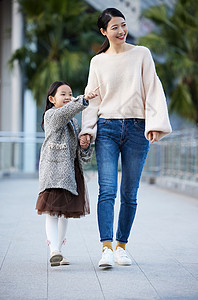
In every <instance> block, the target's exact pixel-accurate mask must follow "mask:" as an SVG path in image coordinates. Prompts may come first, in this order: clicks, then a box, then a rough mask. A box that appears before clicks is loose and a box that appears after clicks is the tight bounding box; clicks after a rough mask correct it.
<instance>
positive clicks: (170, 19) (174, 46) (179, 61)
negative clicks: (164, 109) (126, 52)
mask: <svg viewBox="0 0 198 300" xmlns="http://www.w3.org/2000/svg"><path fill="white" fill-rule="evenodd" d="M143 16H144V17H146V18H148V19H150V20H152V21H153V22H154V24H155V25H156V26H155V29H154V31H153V32H151V33H149V34H148V35H146V36H144V37H141V38H140V39H139V43H141V44H143V45H145V46H147V47H148V48H150V49H151V50H152V52H153V54H154V56H155V59H156V61H157V63H156V67H157V71H158V74H159V76H160V78H161V79H162V82H163V84H164V87H165V90H166V92H167V94H168V96H169V97H170V105H169V108H170V111H172V112H173V111H174V112H176V113H177V114H179V115H181V116H183V117H185V118H187V119H189V120H191V121H193V122H194V123H195V124H197V125H198V1H194V0H178V1H177V3H176V5H175V7H174V9H173V11H170V10H169V9H168V7H166V6H165V5H161V6H155V7H151V8H149V9H148V10H146V11H145V12H144V13H143Z"/></svg>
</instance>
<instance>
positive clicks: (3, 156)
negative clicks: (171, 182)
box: [0, 128, 198, 182]
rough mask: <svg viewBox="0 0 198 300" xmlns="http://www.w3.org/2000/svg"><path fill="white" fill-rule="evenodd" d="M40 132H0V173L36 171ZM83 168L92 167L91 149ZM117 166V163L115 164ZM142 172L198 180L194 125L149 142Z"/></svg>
mask: <svg viewBox="0 0 198 300" xmlns="http://www.w3.org/2000/svg"><path fill="white" fill-rule="evenodd" d="M43 140H44V133H39V132H37V133H28V134H27V133H24V132H17V133H13V132H0V175H1V176H5V175H10V174H19V173H22V174H34V175H36V174H38V165H39V157H40V149H41V145H42V142H43ZM85 169H86V170H87V169H96V159H95V153H94V156H93V159H92V161H91V162H90V163H89V164H88V165H86V166H85ZM119 169H120V165H119ZM143 172H144V175H147V176H151V177H152V178H155V177H156V176H169V177H174V178H179V179H184V180H188V181H189V180H190V181H195V182H196V181H198V129H197V128H193V129H188V130H182V131H175V132H173V133H172V134H171V135H170V136H168V137H166V138H164V139H162V140H161V141H160V142H158V143H154V144H152V145H151V148H150V151H149V154H148V157H147V160H146V164H145V167H144V171H143Z"/></svg>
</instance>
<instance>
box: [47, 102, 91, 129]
mask: <svg viewBox="0 0 198 300" xmlns="http://www.w3.org/2000/svg"><path fill="white" fill-rule="evenodd" d="M88 105H89V103H88V102H87V101H85V100H84V98H83V96H78V97H77V98H73V99H72V101H70V102H69V103H67V104H66V105H64V106H63V107H60V108H52V109H50V110H48V111H47V112H46V113H45V124H46V122H50V124H51V125H52V126H53V127H54V128H55V130H57V129H58V128H60V127H62V126H63V125H64V124H67V123H68V122H69V121H70V120H71V119H72V118H73V117H74V116H75V115H76V114H78V113H79V112H81V111H82V110H83V109H85V108H86V107H87V106H88ZM44 126H45V125H44Z"/></svg>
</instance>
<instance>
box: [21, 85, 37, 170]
mask: <svg viewBox="0 0 198 300" xmlns="http://www.w3.org/2000/svg"><path fill="white" fill-rule="evenodd" d="M36 111H37V108H36V101H35V100H34V98H33V95H32V92H31V91H30V90H26V91H25V94H24V134H25V135H24V136H25V143H24V155H23V171H24V172H25V173H35V171H36V141H33V139H35V138H36Z"/></svg>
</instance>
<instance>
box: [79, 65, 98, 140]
mask: <svg viewBox="0 0 198 300" xmlns="http://www.w3.org/2000/svg"><path fill="white" fill-rule="evenodd" d="M98 86H99V83H98V80H97V76H96V72H95V69H94V64H93V59H92V60H91V63H90V68H89V76H88V83H87V86H86V88H85V94H86V93H88V92H90V91H92V90H94V89H95V88H97V87H98ZM97 93H98V96H97V97H95V98H94V99H92V100H90V101H89V107H88V108H87V109H86V110H84V111H83V113H82V130H81V132H80V135H79V136H81V135H83V134H90V135H91V142H93V141H94V140H95V137H96V131H97V121H98V110H99V106H100V103H101V96H100V88H99V89H98V90H97Z"/></svg>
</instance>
